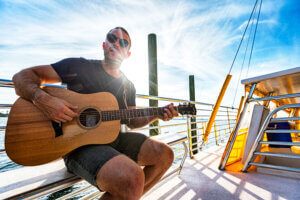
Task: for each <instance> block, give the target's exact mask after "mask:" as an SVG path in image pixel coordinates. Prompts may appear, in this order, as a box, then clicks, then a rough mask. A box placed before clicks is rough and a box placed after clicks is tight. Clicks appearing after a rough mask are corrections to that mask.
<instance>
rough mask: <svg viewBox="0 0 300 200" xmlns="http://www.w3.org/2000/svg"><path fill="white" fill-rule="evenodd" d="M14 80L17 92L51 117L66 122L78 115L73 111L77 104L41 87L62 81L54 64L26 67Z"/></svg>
mask: <svg viewBox="0 0 300 200" xmlns="http://www.w3.org/2000/svg"><path fill="white" fill-rule="evenodd" d="M13 82H14V85H15V90H16V94H17V95H19V96H20V97H22V98H24V99H27V100H29V101H31V102H33V103H34V104H35V105H36V106H37V107H38V108H39V109H40V110H41V111H42V112H43V113H44V114H45V115H46V116H47V117H48V118H49V119H51V120H53V121H56V122H66V121H71V120H72V118H73V117H75V116H77V114H76V113H75V112H73V111H72V110H74V109H76V108H77V107H76V106H73V105H71V104H70V103H68V102H66V101H64V100H62V99H59V98H56V97H53V96H51V95H49V94H48V93H46V92H45V91H43V90H42V89H41V88H40V86H41V84H44V83H56V82H61V79H60V77H59V76H58V74H57V73H56V71H55V70H54V69H53V68H52V66H50V65H43V66H36V67H31V68H28V69H24V70H22V71H20V72H18V73H17V74H15V75H14V76H13Z"/></svg>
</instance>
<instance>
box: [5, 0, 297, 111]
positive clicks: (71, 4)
mask: <svg viewBox="0 0 300 200" xmlns="http://www.w3.org/2000/svg"><path fill="white" fill-rule="evenodd" d="M254 2H255V0H231V1H229V0H223V1H219V0H198V1H196V0H194V1H193V0H185V1H179V0H145V1H143V0H119V1H117V0H98V1H97V0H93V1H92V0H86V1H83V0H81V1H79V0H78V1H75V0H73V1H66V0H63V1H58V0H57V1H54V0H51V1H50V0H41V1H34V0H31V1H30V0H27V1H26V0H14V1H8V0H0V30H1V31H0V38H1V39H0V68H1V73H0V78H4V79H11V77H12V76H13V74H14V73H16V72H18V71H20V70H21V69H23V68H27V67H30V66H36V65H43V64H51V63H54V62H56V61H59V60H61V59H63V58H66V57H85V58H90V59H102V58H103V52H102V48H101V44H102V42H103V41H104V40H105V35H106V33H107V31H108V30H110V29H111V28H113V27H116V26H123V27H125V28H126V29H127V30H128V31H129V33H130V35H131V38H132V56H131V57H130V58H129V59H128V60H126V61H125V62H124V63H123V65H122V71H123V72H124V73H125V74H126V75H127V76H128V78H129V79H130V80H132V81H133V82H134V83H135V86H136V89H137V93H139V94H148V60H147V58H148V55H147V35H148V34H149V33H155V34H157V42H158V73H159V75H158V80H159V96H164V97H172V98H180V99H188V95H189V94H188V76H189V75H190V74H194V75H195V84H196V100H197V101H201V102H207V103H214V102H215V100H216V98H217V95H218V93H219V90H220V88H221V86H222V83H223V81H224V80H225V76H226V74H227V73H228V71H229V68H230V65H231V62H232V60H233V58H234V54H235V52H236V50H237V47H238V43H239V41H240V39H241V37H242V34H243V31H244V28H245V25H246V22H247V20H248V18H249V16H250V13H251V10H252V8H253V5H254ZM299 19H300V1H299V0H276V1H273V0H264V1H263V5H262V12H261V17H260V23H259V25H258V30H257V31H258V32H257V35H256V41H255V45H254V50H253V55H252V60H251V66H250V69H249V73H248V77H252V76H256V75H261V74H265V73H271V72H275V71H279V70H284V69H288V68H293V67H298V66H300V56H299V55H300V26H299V25H298V24H299ZM247 39H248V38H247V37H246V40H247ZM244 49H245V46H244V45H243V46H242V49H241V52H244ZM242 58H243V54H240V55H239V56H238V59H237V61H236V64H235V65H234V68H233V70H232V75H233V78H232V80H231V83H230V85H229V89H228V91H227V92H226V95H225V99H224V102H223V103H222V105H227V106H231V105H232V104H233V96H234V93H235V88H236V87H237V82H238V80H239V73H240V70H241V65H242ZM246 68H247V65H246V66H245V67H244V70H243V71H242V77H241V78H242V79H243V78H245V77H246V71H247V69H246ZM0 91H1V93H2V92H3V93H5V94H6V93H7V94H8V95H1V97H0V103H6V102H9V103H12V102H13V100H14V99H15V98H16V96H15V95H13V91H12V90H10V89H3V88H0ZM3 93H2V94H3ZM241 94H243V87H242V86H241V85H240V84H239V86H238V95H237V100H236V101H235V106H237V105H238V103H239V102H238V101H239V99H240V95H241Z"/></svg>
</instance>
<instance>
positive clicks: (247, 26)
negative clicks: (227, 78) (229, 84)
mask: <svg viewBox="0 0 300 200" xmlns="http://www.w3.org/2000/svg"><path fill="white" fill-rule="evenodd" d="M257 3H258V0H256V2H255V4H254V7H253V9H252V12H251V15H250V18H249V19H248V23H247V26H246V28H245V31H244V33H243V36H242V39H241V41H240V44H239V47H238V49H237V51H236V53H235V56H234V59H233V61H232V64H231V67H230V69H229V72H228V74H230V73H231V70H232V67H233V65H234V62H235V59H236V57H237V54H238V53H239V50H240V48H241V45H242V42H243V40H244V37H245V33H246V31H247V29H248V26H249V23H250V20H251V18H252V15H253V12H254V10H255V8H256V6H257Z"/></svg>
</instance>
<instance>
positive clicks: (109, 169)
mask: <svg viewBox="0 0 300 200" xmlns="http://www.w3.org/2000/svg"><path fill="white" fill-rule="evenodd" d="M144 181H145V178H144V173H143V171H142V169H141V168H140V166H138V165H137V164H136V163H135V162H134V161H133V160H131V159H130V158H128V157H127V156H125V155H118V156H116V157H113V158H112V159H111V160H109V161H108V162H106V163H105V164H104V165H103V166H102V168H101V169H100V170H99V172H98V175H97V185H98V187H99V188H101V189H102V190H104V191H106V193H105V194H104V195H103V196H102V197H101V198H100V199H101V200H106V199H109V200H114V199H118V200H122V199H124V200H137V199H140V198H141V196H142V194H143V188H144Z"/></svg>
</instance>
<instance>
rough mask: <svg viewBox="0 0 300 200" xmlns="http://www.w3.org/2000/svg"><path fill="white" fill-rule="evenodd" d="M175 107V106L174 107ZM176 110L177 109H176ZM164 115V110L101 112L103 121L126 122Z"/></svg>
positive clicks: (161, 108)
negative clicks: (126, 120)
mask: <svg viewBox="0 0 300 200" xmlns="http://www.w3.org/2000/svg"><path fill="white" fill-rule="evenodd" d="M174 107H175V106H174ZM175 109H176V108H175ZM163 113H164V108H163V107H159V108H146V109H121V110H108V111H102V112H101V116H102V118H101V120H102V121H112V120H125V119H132V118H138V117H147V116H158V115H161V114H163Z"/></svg>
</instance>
